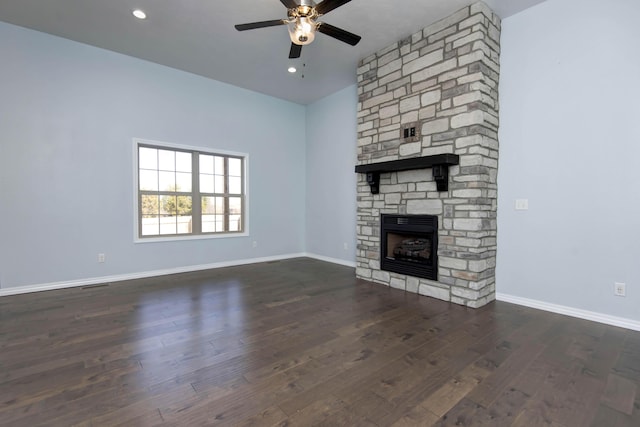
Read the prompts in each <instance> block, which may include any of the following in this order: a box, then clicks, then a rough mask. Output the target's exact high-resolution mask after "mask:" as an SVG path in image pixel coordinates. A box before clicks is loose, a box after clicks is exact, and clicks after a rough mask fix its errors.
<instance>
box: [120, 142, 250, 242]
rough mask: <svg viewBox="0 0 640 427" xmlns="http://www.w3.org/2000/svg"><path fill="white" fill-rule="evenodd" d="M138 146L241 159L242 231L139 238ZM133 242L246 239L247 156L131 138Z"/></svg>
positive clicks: (226, 151)
mask: <svg viewBox="0 0 640 427" xmlns="http://www.w3.org/2000/svg"><path fill="white" fill-rule="evenodd" d="M140 145H144V146H153V147H157V148H167V149H170V150H186V151H197V152H201V153H203V154H208V155H220V156H232V157H241V158H242V159H243V163H244V164H243V166H244V167H243V173H244V176H243V180H242V181H243V195H244V206H243V212H242V215H243V220H244V223H243V231H241V232H237V231H233V232H218V233H205V234H176V235H161V236H149V237H140V229H139V227H140V221H139V218H140V216H139V215H140V211H139V204H138V200H139V199H138V197H139V183H138V177H139V175H138V173H139V167H138V148H139V146H140ZM132 163H133V242H134V243H155V242H175V241H180V240H202V239H222V238H233V237H246V236H249V184H248V183H249V154H247V153H240V152H236V151H228V150H218V149H214V148H207V147H197V146H192V145H182V144H174V143H170V142H163V141H154V140H149V139H141V138H133V162H132Z"/></svg>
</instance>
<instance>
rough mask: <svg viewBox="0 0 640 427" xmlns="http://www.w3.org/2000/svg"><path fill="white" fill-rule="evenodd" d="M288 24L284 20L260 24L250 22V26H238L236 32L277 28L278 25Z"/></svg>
mask: <svg viewBox="0 0 640 427" xmlns="http://www.w3.org/2000/svg"><path fill="white" fill-rule="evenodd" d="M286 23H287V21H286V20H284V19H274V20H271V21H260V22H250V23H248V24H238V25H236V26H235V27H236V30H238V31H246V30H255V29H256V28H265V27H275V26H276V25H285V24H286Z"/></svg>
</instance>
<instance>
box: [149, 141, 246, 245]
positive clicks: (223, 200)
mask: <svg viewBox="0 0 640 427" xmlns="http://www.w3.org/2000/svg"><path fill="white" fill-rule="evenodd" d="M243 160H244V159H243V158H242V157H236V156H229V155H220V154H214V153H203V152H198V151H191V150H178V149H173V148H167V147H157V146H149V145H139V146H138V225H139V227H138V228H139V233H138V234H139V237H153V236H170V235H190V234H209V233H230V232H242V231H243V229H244V226H243V221H244V215H243V212H244V161H243Z"/></svg>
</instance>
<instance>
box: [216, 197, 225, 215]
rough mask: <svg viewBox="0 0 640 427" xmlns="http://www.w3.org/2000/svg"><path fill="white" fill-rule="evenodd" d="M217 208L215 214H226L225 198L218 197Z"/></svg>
mask: <svg viewBox="0 0 640 427" xmlns="http://www.w3.org/2000/svg"><path fill="white" fill-rule="evenodd" d="M215 199H216V208H215V213H217V214H220V215H222V214H224V197H216V198H215Z"/></svg>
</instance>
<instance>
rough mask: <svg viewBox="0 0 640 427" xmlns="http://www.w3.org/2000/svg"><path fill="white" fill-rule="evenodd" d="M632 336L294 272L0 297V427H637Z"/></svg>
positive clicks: (258, 268) (501, 307)
mask: <svg viewBox="0 0 640 427" xmlns="http://www.w3.org/2000/svg"><path fill="white" fill-rule="evenodd" d="M639 390H640V333H638V332H633V331H628V330H624V329H619V328H615V327H610V326H606V325H602V324H598V323H592V322H588V321H583V320H579V319H574V318H570V317H564V316H560V315H555V314H551V313H546V312H542V311H537V310H533V309H529V308H525V307H520V306H516V305H511V304H507V303H501V302H497V303H492V304H490V305H488V306H487V307H484V308H482V309H479V310H473V309H467V308H464V307H460V306H457V305H453V304H448V303H445V302H442V301H437V300H433V299H430V298H426V297H421V296H418V295H415V294H408V293H404V292H401V291H397V290H394V289H389V288H387V287H384V286H380V285H376V284H371V283H367V282H363V281H359V280H356V279H355V278H354V273H353V269H350V268H347V267H342V266H336V265H333V264H328V263H324V262H320V261H316V260H311V259H294V260H288V261H281V262H274V263H266V264H256V265H249V266H242V267H232V268H224V269H218V270H212V271H204V272H197V273H188V274H180V275H173V276H165V277H159V278H152V279H144V280H135V281H129V282H126V283H125V282H123V283H113V284H110V285H108V286H95V287H88V288H74V289H66V290H59V291H51V292H41V293H33V294H24V295H16V296H11V297H4V298H0V424H1V425H3V426H38V425H46V426H68V425H81V426H103V425H126V426H147V425H148V426H152V425H172V426H197V425H233V426H312V425H326V426H410V425H416V426H518V427H532V426H555V427H560V426H564V427H572V426H578V427H584V426H598V427H599V426H603V427H616V426H618V427H619V426H635V427H638V426H640V392H639Z"/></svg>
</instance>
